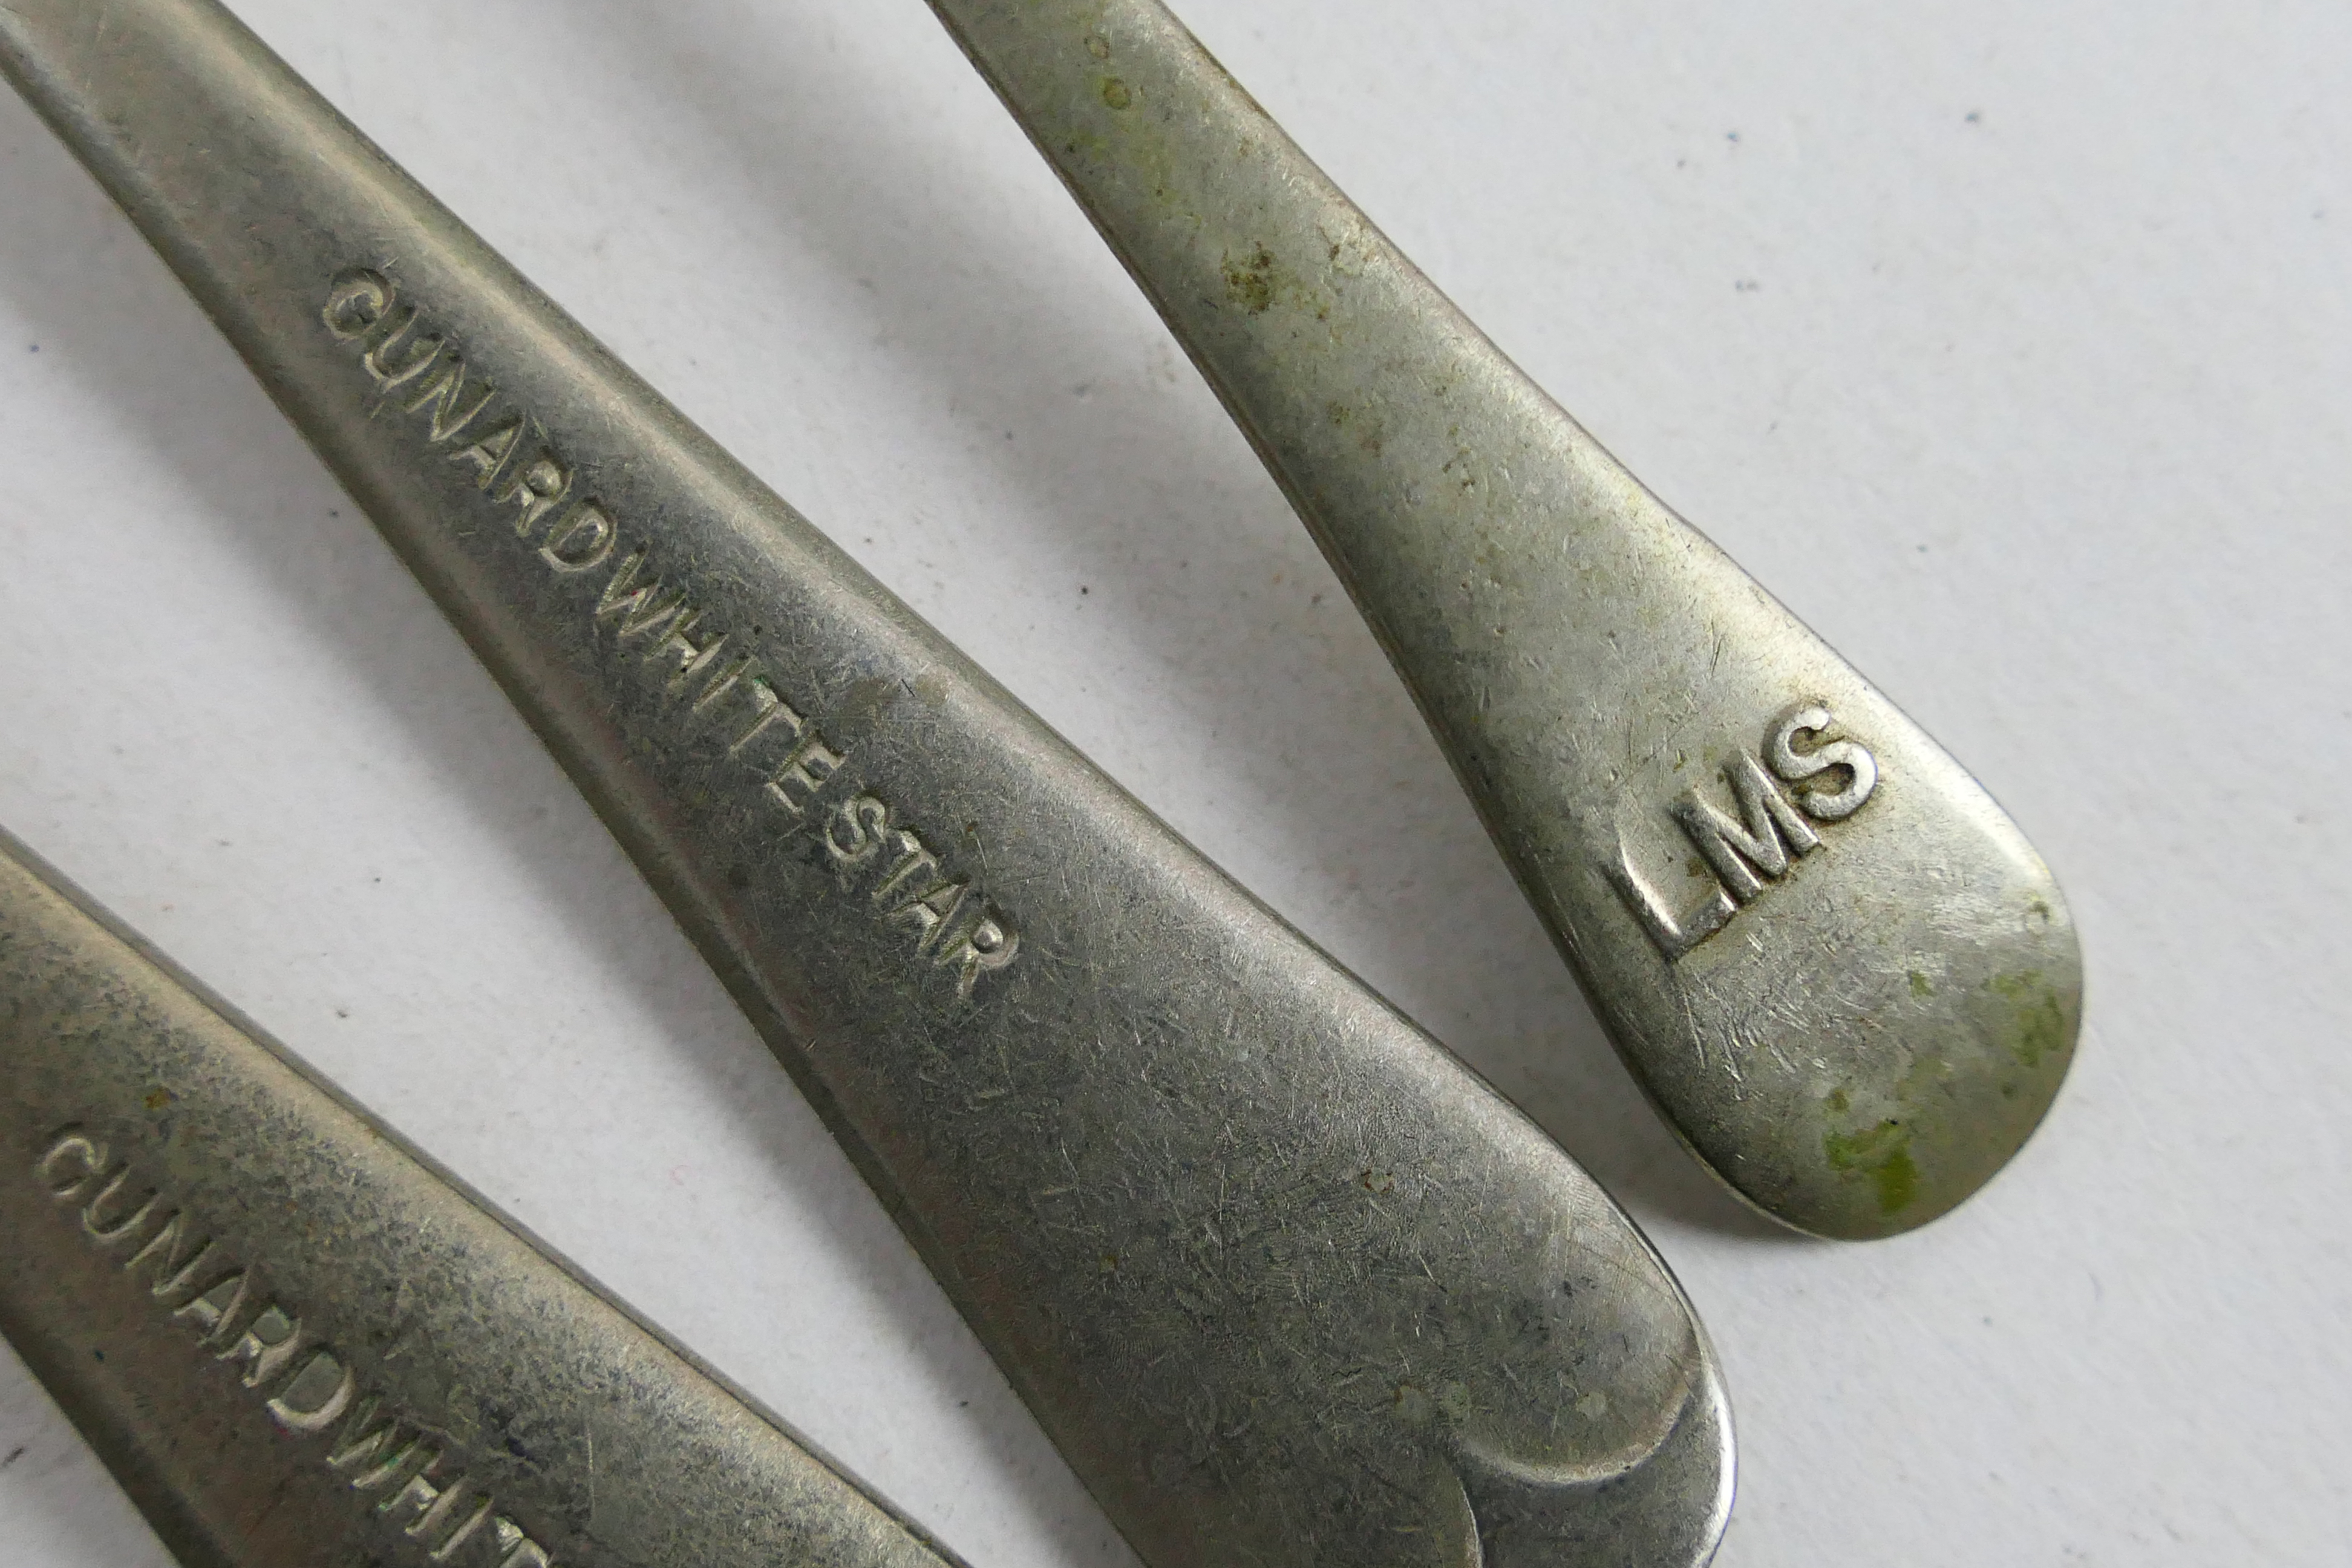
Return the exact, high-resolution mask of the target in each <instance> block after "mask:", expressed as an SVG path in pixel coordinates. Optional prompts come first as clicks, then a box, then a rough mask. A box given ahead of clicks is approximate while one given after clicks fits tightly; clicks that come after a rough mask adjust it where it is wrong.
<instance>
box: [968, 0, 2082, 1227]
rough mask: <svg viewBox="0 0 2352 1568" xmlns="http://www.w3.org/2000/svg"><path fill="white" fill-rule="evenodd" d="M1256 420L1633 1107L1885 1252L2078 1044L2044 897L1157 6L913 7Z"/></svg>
mask: <svg viewBox="0 0 2352 1568" xmlns="http://www.w3.org/2000/svg"><path fill="white" fill-rule="evenodd" d="M932 9H933V10H935V11H936V12H938V13H939V15H940V18H941V19H942V20H943V21H945V22H946V24H947V26H948V27H949V29H950V31H951V32H952V33H953V34H954V35H955V36H956V37H957V39H958V40H959V41H960V42H961V44H962V46H963V47H964V49H965V51H966V52H967V53H968V54H969V55H970V56H971V59H972V61H973V63H974V64H975V65H977V66H978V67H979V68H980V70H981V71H982V74H983V75H984V76H986V77H987V79H989V81H990V82H991V83H992V84H993V85H994V87H995V88H996V90H997V92H998V93H999V94H1000V95H1001V96H1002V97H1003V100H1004V101H1005V103H1006V105H1007V106H1008V107H1010V108H1011V109H1012V110H1013V114H1014V115H1015V117H1017V118H1018V119H1019V120H1020V121H1021V123H1022V124H1023V126H1024V127H1025V128H1026V129H1027V131H1028V132H1029V134H1030V136H1031V138H1032V139H1033V140H1034V142H1036V145H1037V148H1038V150H1039V151H1040V152H1041V153H1044V154H1045V157H1046V159H1047V160H1048V161H1049V162H1050V163H1052V164H1053V165H1054V167H1055V169H1056V170H1057V171H1059V172H1060V174H1061V175H1062V177H1063V179H1064V180H1065V181H1066V182H1067V184H1069V187H1070V189H1071V191H1072V192H1073V193H1074V194H1075V195H1076V196H1077V198H1078V201H1079V203H1080V205H1083V206H1084V207H1085V208H1086V210H1087V214H1088V215H1089V216H1091V217H1092V218H1093V219H1094V221H1095V223H1096V225H1097V226H1098V227H1099V228H1100V229H1101V231H1102V233H1103V236H1104V237H1105V238H1106V239H1108V241H1109V242H1110V246H1111V248H1112V249H1113V250H1115V251H1117V252H1118V256H1119V258H1120V259H1121V260H1122V261H1124V262H1125V263H1126V264H1127V266H1128V268H1129V270H1130V271H1131V272H1133V273H1134V275H1135V279H1136V281H1137V282H1139V284H1141V285H1142V287H1143V290H1144V292H1145V293H1146V294H1148V295H1150V298H1151V300H1152V302H1153V303H1154V304H1155V305H1157V306H1158V307H1159V309H1160V314H1161V315H1162V316H1164V317H1165V318H1166V319H1167V321H1168V325H1169V327H1170V328H1171V330H1172V331H1174V333H1175V335H1176V337H1177V339H1178V341H1179V342H1181V343H1182V344H1183V345H1184V347H1185V349H1186V350H1187V351H1188V352H1189V353H1191V354H1192V359H1193V363H1196V364H1197V365H1199V366H1200V368H1201V371H1202V374H1204V375H1205V376H1206V377H1207V378H1208V380H1209V383H1210V384H1211V385H1212V386H1213V387H1214V388H1215V389H1216V392H1217V395H1219V396H1220V397H1222V398H1223V400H1224V403H1225V406H1226V408H1227V410H1228V411H1230V412H1231V413H1232V415H1233V416H1234V419H1235V420H1236V421H1237V422H1239V424H1240V425H1241V426H1242V428H1243V430H1244V432H1245V433H1246V434H1247V435H1248V437H1249V438H1250V441H1251V443H1252V444H1253V445H1254V446H1255V447H1256V448H1257V453H1258V456H1259V457H1260V458H1264V459H1265V464H1266V467H1267V468H1269V469H1271V470H1272V471H1273V474H1274V477H1275V479H1276V481H1277V482H1278V483H1279V484H1280V485H1281V486H1282V489H1283V490H1284V492H1285V493H1286V495H1287V496H1288V497H1289V498H1290V502H1291V504H1292V506H1293V507H1295V508H1296V509H1297V511H1298V514H1299V516H1300V517H1301V518H1302V519H1303V520H1304V521H1306V523H1307V527H1308V529H1309V530H1310V531H1312V532H1313V533H1314V535H1315V538H1316V540H1317V542H1318V543H1319V544H1320V545H1321V546H1322V548H1323V552H1324V553H1325V554H1326V555H1327V556H1328V558H1329V559H1330V562H1331V564H1332V565H1333V567H1334V568H1335V569H1336V570H1337V571H1338V573H1339V577H1340V579H1341V581H1343V582H1344V583H1346V584H1347V585H1348V589H1349V593H1350V594H1352V595H1354V597H1355V600H1356V604H1357V606H1358V607H1359V608H1360V609H1361V610H1362V611H1363V613H1364V615H1365V616H1366V617H1367V618H1368V619H1369V620H1370V622H1371V626H1372V630H1373V631H1374V633H1375V634H1376V635H1377V636H1378V637H1379V638H1380V640H1381V645H1382V646H1383V647H1386V648H1387V649H1388V653H1389V657H1390V658H1391V660H1392V661H1394V663H1395V665H1396V667H1397V670H1398V672H1399V673H1400V674H1401V675H1402V676H1403V677H1404V679H1405V683H1406V684H1407V685H1408V686H1409V687H1410V688H1411V689H1412V693H1413V696H1414V698H1415V700H1417V701H1418V702H1419V703H1420V705H1421V710H1422V713H1423V716H1424V717H1425V718H1426V719H1427V720H1428V721H1429V723H1430V726H1431V728H1432V729H1433V730H1434V731H1436V735H1437V740H1438V742H1439V744H1440V746H1441V747H1443V748H1444V752H1445V753H1446V755H1447V756H1448V758H1449V759H1451V761H1452V762H1453V764H1454V771H1455V773H1457V774H1458V775H1459V776H1460V777H1461V779H1462V782H1463V784H1464V785H1465V787H1466V788H1467V789H1468V790H1469V792H1470V795H1471V798H1472V800H1473V801H1474V802H1475V805H1476V806H1477V808H1478V812H1479V815H1480V816H1482V817H1483V818H1484V819H1485V820H1486V826H1487V828H1488V830H1489V831H1490V832H1491V833H1492V834H1493V835H1494V837H1495V840H1496V844H1497V845H1498V846H1499V847H1500V848H1501V849H1502V851H1503V855H1504V858H1506V859H1507V861H1508V862H1509V863H1510V866H1511V868H1512V871H1513V873H1514V875H1516V876H1517V879H1518V880H1519V885H1520V886H1521V888H1523V889H1525V890H1526V892H1527V895H1528V899H1529V900H1532V901H1533V903H1534V904H1535V907H1536V910H1537V911H1538V914H1540V915H1541V916H1542V917H1543V919H1544V921H1545V923H1546V924H1547V925H1548V926H1549V928H1550V930H1551V931H1552V935H1553V937H1554V939H1555V940H1556V941H1557V942H1558V943H1559V948H1560V951H1561V952H1563V953H1564V954H1565V955H1566V956H1567V958H1568V961H1569V963H1570V965H1571V966H1572V967H1573V968H1574V969H1575V971H1576V973H1577V976H1578V978H1579V979H1580V981H1581V982H1582V983H1583V985H1584V990H1585V994H1586V995H1587V996H1588V997H1590V998H1591V1001H1592V1004H1593V1005H1594V1007H1595V1009H1596V1010H1597V1011H1598V1012H1599V1014H1600V1016H1601V1020H1602V1022H1603V1023H1604V1024H1605V1025H1606V1026H1607V1027H1608V1029H1609V1032H1610V1034H1611V1036H1612V1037H1613V1038H1614V1040H1615V1041H1616V1044H1617V1047H1618V1049H1619V1051H1620V1052H1621V1053H1622V1055H1623V1057H1624V1058H1625V1060H1626V1063H1627V1065H1628V1066H1630V1067H1631V1068H1633V1073H1634V1076H1635V1077H1636V1078H1638V1079H1640V1080H1641V1082H1642V1085H1643V1088H1644V1089H1646V1090H1647V1091H1648V1093H1649V1095H1650V1097H1651V1100H1652V1101H1653V1102H1654V1104H1656V1105H1657V1106H1658V1107H1659V1109H1660V1110H1662V1111H1663V1113H1664V1116H1665V1118H1666V1120H1667V1121H1669V1122H1670V1123H1672V1124H1673V1126H1674V1127H1675V1130H1676V1131H1679V1132H1680V1133H1681V1134H1682V1136H1683V1137H1684V1139H1685V1141H1686V1142H1688V1143H1689V1144H1690V1146H1691V1147H1692V1148H1693V1149H1694V1150H1695V1151H1696V1152H1697V1154H1698V1156H1699V1157H1700V1159H1702V1160H1703V1161H1705V1162H1706V1163H1707V1164H1708V1165H1709V1166H1710V1167H1711V1168H1712V1169H1713V1170H1714V1171H1715V1172H1716V1173H1717V1174H1718V1175H1720V1176H1721V1177H1722V1178H1723V1179H1724V1180H1725V1181H1726V1182H1727V1183H1728V1184H1730V1185H1731V1187H1732V1189H1733V1190H1734V1191H1736V1192H1738V1194H1741V1195H1742V1196H1743V1197H1745V1198H1747V1199H1748V1201H1749V1202H1751V1203H1753V1204H1755V1205H1757V1206H1758V1207H1759V1208H1761V1209H1762V1210H1764V1212H1766V1213H1768V1214H1769V1215H1774V1216H1775V1217H1777V1218H1779V1219H1781V1220H1783V1221H1785V1222H1787V1223H1788V1224H1790V1225H1792V1226H1797V1227H1799V1228H1801V1229H1804V1230H1809V1231H1813V1232H1816V1233H1818V1234H1821V1235H1824V1236H1834V1237H1874V1236H1885V1235H1889V1234H1892V1233H1894V1232H1897V1231H1902V1230H1907V1229H1909V1228H1911V1227H1913V1226H1918V1225H1923V1224H1925V1223H1926V1222H1927V1221H1928V1220H1931V1219H1933V1218H1935V1217H1936V1216H1937V1215H1941V1214H1943V1213H1944V1212H1945V1211H1947V1210H1948V1209H1949V1208H1951V1207H1952V1205H1955V1204H1957V1203H1958V1202H1959V1201H1960V1200H1961V1199H1963V1198H1965V1197H1967V1196H1968V1195H1969V1194H1970V1193H1972V1192H1974V1191H1976V1190H1977V1188H1978V1187H1979V1186H1980V1185H1981V1184H1983V1183H1984V1182H1986V1181H1987V1180H1989V1179H1990V1177H1991V1176H1992V1174H1993V1173H1995V1172H1996V1171H1998V1170H2000V1167H2001V1166H2002V1165H2003V1164H2004V1163H2006V1162H2007V1161H2008V1159H2009V1157H2010V1156H2011V1154H2012V1153H2014V1152H2016V1150H2017V1149H2018V1147H2019V1146H2020V1145H2021V1144H2022V1143H2023V1142H2024V1141H2025V1138H2026V1136H2027V1135H2028V1134H2029V1133H2030V1132H2032V1130H2033V1128H2034V1126H2035V1125H2036V1124H2037V1123H2038V1122H2039V1121H2041V1119H2042V1112H2043V1111H2044V1110H2047V1109H2048V1107H2049V1104H2050V1101H2051V1100H2052V1098H2053V1096H2054V1095H2055V1094H2056V1092H2057V1089H2058V1085H2059V1082H2060V1080H2061V1079H2063V1077H2064V1076H2065V1071H2066V1066H2067V1063H2068V1061H2069V1060H2070V1058H2072V1056H2073V1053H2074V1037H2075V1031H2076V1027H2077V1025H2078V1023H2079V1020H2080V1016H2081V996H2082V970H2081V960H2080V956H2079V954H2078V952H2077V950H2076V946H2075V941H2074V928H2073V925H2072V923H2071V922H2070V921H2069V918H2068V915H2067V911H2066V906H2065V903H2064V900H2063V899H2061V897H2060V896H2059V892H2058V888H2057V884H2056V883H2055V882H2054V881H2053V879H2052V878H2051V876H2050V872H2049V869H2048V868H2047V867H2045V866H2043V865H2042V861H2041V859H2040V858H2039V857H2037V856H2036V855H2035V854H2034V852H2033V850H2032V847H2031V846H2030V845H2028V844H2027V843H2026V842H2025V839H2024V837H2023V836H2022V835H2021V834H2020V833H2019V832H2018V831H2017V828H2016V826H2014V825H2013V824H2012V823H2011V821H2010V820H2009V818H2008V817H2007V816H2003V815H2002V813H2001V811H2000V808H1999V807H1998V806H1996V805H1994V804H1993V803H1992V801H1991V800H1990V798H1989V797H1988V796H1987V795H1985V793H1984V791H1983V789H1982V788H1980V787H1979V785H1978V784H1976V782H1975V781H1974V780H1973V779H1971V778H1969V776H1968V774H1967V773H1964V772H1962V771H1961V770H1960V768H1959V767H1958V765H1957V764H1956V763H1953V761H1952V760H1951V758H1950V757H1948V755H1946V754H1945V752H1943V751H1942V749H1941V748H1939V747H1937V745H1936V743H1935V742H1933V741H1930V740H1929V739H1928V738H1927V736H1926V735H1925V734H1924V733H1922V732H1921V731H1920V730H1919V729H1918V727H1917V726H1916V725H1915V724H1913V723H1912V722H1911V721H1909V720H1908V719H1906V718H1905V717H1904V715H1903V714H1902V712H1901V711H1900V710H1897V709H1896V708H1895V706H1894V704H1892V703H1891V702H1889V701H1888V700H1886V699H1885V697H1883V696H1882V695H1880V694H1879V693H1878V692H1877V691H1876V690H1874V689H1872V688H1871V686H1870V685H1869V684H1868V683H1867V682H1865V681H1864V679H1862V677H1861V676H1860V675H1858V674H1856V673H1855V672H1854V670H1853V668H1852V667H1850V666H1849V665H1847V664H1846V663H1845V662H1844V661H1843V659H1841V658H1838V657H1837V655H1836V654H1834V653H1832V651H1831V650H1830V649H1829V647H1827V646H1826V645H1825V644H1823V643H1822V640H1821V639H1820V638H1819V637H1815V636H1814V635H1813V634H1812V633H1811V631H1809V630H1807V629H1806V628H1805V627H1804V626H1802V625H1801V624H1800V623H1799V622H1798V620H1797V619H1796V617H1795V616H1791V615H1790V614H1789V612H1788V611H1787V610H1786V609H1784V608H1782V607H1781V606H1780V605H1779V604H1778V603H1776V602H1774V601H1773V600H1772V599H1771V598H1770V597H1769V595H1766V594H1765V592H1764V590H1763V589H1761V588H1760V587H1759V586H1758V585H1757V584H1756V583H1755V582H1754V581H1753V580H1752V579H1750V578H1749V577H1748V575H1747V574H1745V573H1743V572H1741V571H1740V569H1739V568H1738V566H1737V565H1735V564H1734V563H1732V562H1731V560H1730V559H1729V558H1728V557H1727V556H1726V555H1724V554H1723V552H1720V551H1718V550H1717V549H1716V548H1715V547H1714V546H1713V545H1712V544H1710V543H1708V542H1707V541H1706V539H1704V538H1702V537H1701V536H1700V535H1699V533H1698V532H1697V531H1696V530H1695V529H1693V528H1691V527H1690V526H1689V525H1688V524H1687V523H1685V522H1684V521H1682V520H1681V519H1679V518H1677V517H1675V515H1674V514H1673V513H1672V512H1670V511H1669V510H1666V508H1665V507H1664V504H1662V503H1661V502H1660V501H1659V500H1657V499H1656V498H1655V497H1654V496H1653V495H1651V494H1650V493H1649V492H1648V491H1647V490H1645V489H1643V488H1642V486H1641V484H1640V483H1639V482H1638V481H1637V480H1635V479H1633V476H1632V475H1630V474H1628V473H1627V472H1626V471H1625V470H1624V469H1623V468H1622V467H1620V466H1619V465H1618V464H1617V463H1616V461H1615V460H1614V459H1612V458H1611V457H1610V456H1609V455H1608V453H1606V452H1604V451H1602V450H1601V447H1600V446H1599V444H1598V443H1596V442H1595V441H1594V440H1593V439H1592V438H1591V437H1590V436H1588V435H1587V434H1585V432H1584V431H1583V430H1582V429H1580V428H1579V427H1578V426H1577V424H1576V422H1575V421H1574V420H1572V419H1570V417H1569V416H1568V415H1567V414H1565V413H1564V412H1562V411H1561V409H1560V408H1559V405H1557V404H1555V403H1553V402H1552V401H1551V399H1549V397H1547V396H1545V395H1544V394H1543V392H1542V390H1541V389H1540V388H1538V387H1537V386H1536V385H1535V384H1533V383H1532V382H1530V381H1528V378H1527V377H1526V376H1525V375H1524V374H1521V373H1520V371H1519V370H1518V368H1517V366H1515V365H1513V364H1512V363H1510V362H1509V361H1508V360H1507V359H1506V358H1505V357H1504V356H1503V354H1502V353H1501V351H1500V350H1498V349H1496V347H1495V345H1494V344H1493V343H1492V342H1488V341H1487V340H1486V337H1485V336H1484V335H1483V334H1481V333H1480V332H1479V331H1478V330H1477V328H1476V327H1475V326H1474V325H1472V324H1471V322H1470V321H1468V320H1467V319H1465V317H1464V316H1463V314H1462V313H1461V311H1459V310H1456V309H1455V308H1454V305H1453V303H1452V302H1451V301H1450V300H1447V299H1446V298H1445V296H1444V295H1443V294H1441V293H1439V292H1438V290H1437V289H1436V288H1435V287H1434V286H1433V285H1432V284H1431V283H1430V281H1429V279H1426V278H1424V277H1423V276H1422V274H1421V273H1420V272H1419V271H1418V270H1417V269H1416V268H1414V267H1413V266H1412V263H1411V262H1410V261H1408V260H1406V259H1405V258H1404V257H1403V255H1402V254H1401V253H1400V252H1399V251H1398V250H1397V248H1396V247H1395V246H1393V245H1391V243H1390V242H1389V241H1388V239H1387V238H1386V237H1384V236H1382V235H1381V232H1380V231H1379V230H1378V229H1376V228H1374V227H1373V226H1372V224H1371V221H1370V219H1369V218H1367V217H1366V216H1364V215H1363V213H1362V212H1360V211H1359V210H1358V209H1357V207H1356V206H1355V205H1354V204H1352V203H1350V202H1349V200H1348V198H1347V197H1346V195H1343V194H1342V193H1341V192H1340V191H1339V188H1338V187H1337V186H1335V185H1333V184H1332V183H1331V182H1330V180H1329V179H1328V178H1326V177H1325V175H1324V174H1323V173H1322V171H1321V170H1319V169H1318V168H1317V167H1316V166H1315V165H1314V163H1312V162H1310V161H1309V160H1308V159H1307V155H1306V154H1305V153H1302V152H1300V151H1299V149H1298V147H1297V144H1296V143H1295V142H1292V141H1291V140H1290V139H1289V138H1288V137H1287V136H1286V135H1284V134H1283V132H1282V128H1281V127H1280V126H1278V125H1276V123H1275V122H1274V121H1273V120H1271V119H1270V118H1268V117H1267V115H1266V113H1265V110H1262V109H1260V108H1259V107H1258V106H1257V105H1256V104H1255V102H1253V101H1252V100H1251V99H1250V97H1249V95H1248V94H1247V93H1245V92H1244V91H1243V90H1242V89H1241V87H1240V86H1239V85H1238V84H1237V83H1236V82H1234V79H1232V78H1231V77H1230V76H1228V75H1226V74H1225V72H1224V70H1223V68H1221V67H1220V66H1219V65H1218V64H1217V62H1216V61H1215V60H1213V58H1210V56H1209V54H1208V52H1207V51H1206V50H1205V49H1203V48H1202V47H1201V46H1200V44H1199V42H1198V41H1197V40H1195V39H1194V38H1193V37H1192V35H1191V34H1190V33H1188V32H1186V31H1185V30H1184V27H1183V25H1182V24H1181V23H1180V22H1179V21H1177V20H1176V18H1175V17H1174V16H1171V15H1170V14H1169V11H1168V9H1167V7H1166V6H1164V5H1160V4H1159V3H1158V0H1020V3H1018V4H1014V3H1012V0H932Z"/></svg>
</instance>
